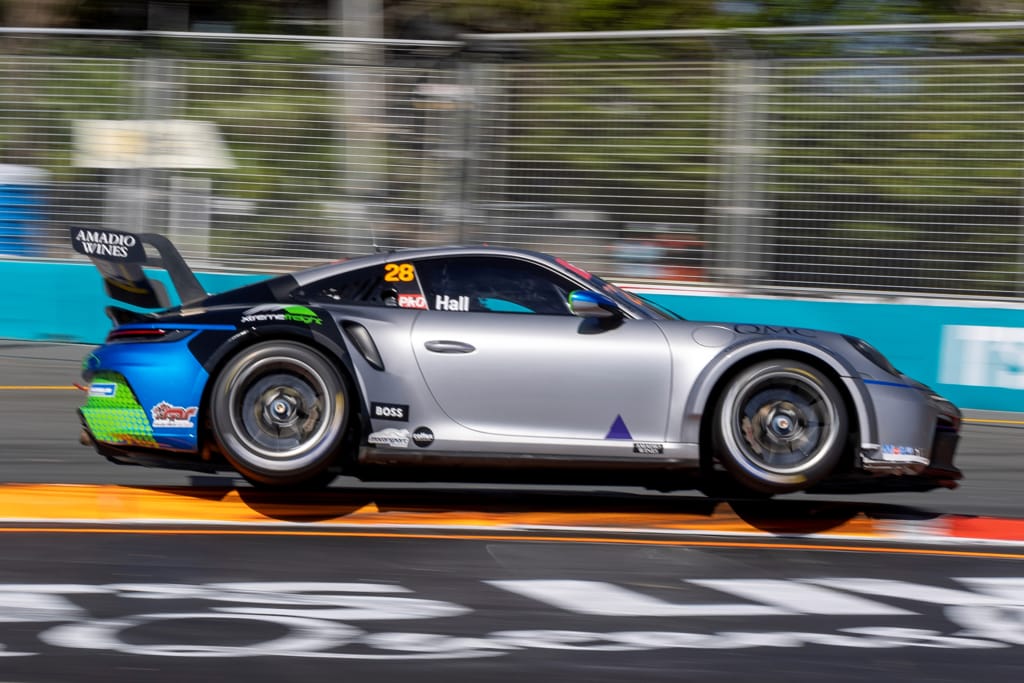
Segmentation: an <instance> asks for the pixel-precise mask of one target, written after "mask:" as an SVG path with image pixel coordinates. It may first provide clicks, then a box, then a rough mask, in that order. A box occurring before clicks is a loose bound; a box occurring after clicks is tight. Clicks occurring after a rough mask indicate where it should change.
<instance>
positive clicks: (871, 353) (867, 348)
mask: <svg viewBox="0 0 1024 683" xmlns="http://www.w3.org/2000/svg"><path fill="white" fill-rule="evenodd" d="M843 339H845V340H846V341H848V342H849V343H850V346H852V347H853V348H855V349H857V351H859V352H860V354H861V355H862V356H864V357H865V358H867V359H868V360H869V361H871V362H872V363H874V364H875V365H877V366H878V367H880V368H882V369H883V370H885V371H886V372H888V373H889V374H890V375H902V374H903V373H901V372H900V371H899V370H897V369H896V368H895V367H894V366H893V364H892V363H890V362H889V359H888V358H886V357H885V356H884V355H882V352H881V351H879V350H878V349H876V348H875V347H874V346H872V345H871V344H868V343H867V342H866V341H864V340H863V339H859V338H857V337H851V336H848V335H845V334H844V335H843Z"/></svg>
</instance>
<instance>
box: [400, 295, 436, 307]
mask: <svg viewBox="0 0 1024 683" xmlns="http://www.w3.org/2000/svg"><path fill="white" fill-rule="evenodd" d="M398 307H399V308H422V309H427V308H430V307H429V306H427V297H425V296H423V295H422V294H399V295H398Z"/></svg>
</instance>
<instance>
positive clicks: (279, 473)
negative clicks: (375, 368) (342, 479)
mask: <svg viewBox="0 0 1024 683" xmlns="http://www.w3.org/2000/svg"><path fill="white" fill-rule="evenodd" d="M348 394H349V392H348V388H347V385H346V383H345V379H344V377H343V376H342V375H341V373H340V372H339V371H338V370H337V368H336V367H335V366H334V365H333V364H332V363H331V362H330V361H329V360H328V359H327V358H326V357H325V356H324V355H323V354H321V353H320V352H319V351H316V350H315V349H313V348H311V347H309V346H306V345H304V344H299V343H296V342H291V341H274V342H263V343H260V344H256V345H254V346H251V347H249V348H247V349H245V350H244V351H242V352H241V353H240V354H238V355H237V356H235V357H234V358H232V359H231V360H230V361H228V363H227V365H225V366H224V368H223V370H222V371H221V372H220V374H219V375H218V376H217V378H216V380H215V382H214V385H213V391H212V394H211V399H210V419H211V422H212V424H213V428H214V434H215V436H216V439H217V441H218V442H219V443H220V446H221V450H222V451H223V453H224V457H225V458H227V460H228V462H229V463H230V464H231V465H232V466H233V467H234V468H235V469H237V470H238V472H239V473H240V474H241V475H242V476H244V477H245V478H246V479H248V480H249V481H250V482H252V483H253V484H256V485H259V486H263V487H268V486H274V487H284V486H287V487H322V486H326V485H327V484H329V483H330V481H331V480H332V479H333V478H334V477H333V476H332V474H331V473H330V472H329V470H328V468H329V467H330V466H331V465H332V464H333V463H334V462H335V460H336V458H337V457H338V454H339V451H340V450H341V448H342V444H343V441H344V436H345V429H346V425H347V424H348V416H349V411H350V408H349V404H350V400H349V395H348Z"/></svg>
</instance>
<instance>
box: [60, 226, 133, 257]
mask: <svg viewBox="0 0 1024 683" xmlns="http://www.w3.org/2000/svg"><path fill="white" fill-rule="evenodd" d="M71 245H72V246H73V247H74V248H75V251H77V252H78V253H79V254H85V255H86V256H100V257H106V258H109V259H118V260H125V261H129V260H130V261H140V262H141V261H145V260H146V250H145V249H144V248H143V246H142V244H141V243H139V240H138V238H137V237H136V236H135V235H133V234H132V233H130V232H118V231H116V230H87V229H85V228H71Z"/></svg>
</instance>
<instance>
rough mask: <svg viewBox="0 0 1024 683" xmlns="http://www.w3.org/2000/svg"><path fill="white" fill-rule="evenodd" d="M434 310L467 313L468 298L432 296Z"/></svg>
mask: <svg viewBox="0 0 1024 683" xmlns="http://www.w3.org/2000/svg"><path fill="white" fill-rule="evenodd" d="M434 310H435V311H468V310H469V297H468V296H448V295H447V294H437V295H435V296H434Z"/></svg>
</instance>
